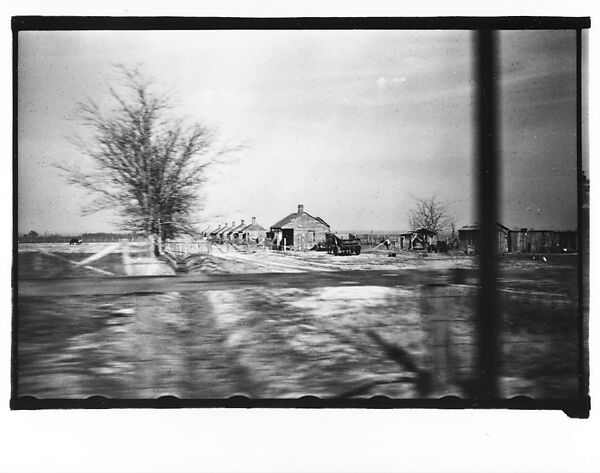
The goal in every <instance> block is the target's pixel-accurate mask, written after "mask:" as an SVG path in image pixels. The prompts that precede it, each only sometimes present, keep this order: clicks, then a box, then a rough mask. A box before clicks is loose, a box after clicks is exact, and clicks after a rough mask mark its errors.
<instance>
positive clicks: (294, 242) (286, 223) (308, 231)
mask: <svg viewBox="0 0 600 473" xmlns="http://www.w3.org/2000/svg"><path fill="white" fill-rule="evenodd" d="M330 232H331V229H330V227H329V224H328V223H327V222H325V221H324V220H323V219H322V218H320V217H313V216H312V215H310V214H308V213H307V212H305V211H304V205H302V204H300V205H298V211H297V212H294V213H291V214H289V215H288V216H287V217H285V218H283V219H281V220H279V221H278V222H277V223H275V224H274V225H272V226H271V231H270V232H269V233H270V236H271V238H273V243H274V245H275V246H276V247H277V248H282V247H285V248H290V247H291V248H293V249H296V250H309V249H311V248H312V247H313V246H315V245H316V244H317V243H325V239H326V238H325V234H326V233H330Z"/></svg>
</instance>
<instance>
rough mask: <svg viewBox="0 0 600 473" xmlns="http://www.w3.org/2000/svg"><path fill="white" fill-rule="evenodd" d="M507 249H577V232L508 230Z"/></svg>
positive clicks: (528, 251) (555, 251)
mask: <svg viewBox="0 0 600 473" xmlns="http://www.w3.org/2000/svg"><path fill="white" fill-rule="evenodd" d="M509 251H512V252H515V253H558V252H565V251H566V252H569V253H571V252H576V251H577V232H575V231H554V230H533V229H529V230H528V229H527V228H521V229H519V230H510V231H509Z"/></svg>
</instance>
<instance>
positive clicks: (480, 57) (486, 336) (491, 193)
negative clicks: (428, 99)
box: [474, 30, 499, 406]
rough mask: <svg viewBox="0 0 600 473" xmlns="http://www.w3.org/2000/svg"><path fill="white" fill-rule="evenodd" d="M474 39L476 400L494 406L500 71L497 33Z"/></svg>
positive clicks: (487, 32)
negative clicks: (478, 286)
mask: <svg viewBox="0 0 600 473" xmlns="http://www.w3.org/2000/svg"><path fill="white" fill-rule="evenodd" d="M474 34H475V68H476V77H475V82H476V107H477V108H476V114H475V120H476V122H475V133H476V151H475V153H476V155H475V162H476V170H477V171H476V174H475V175H476V179H477V184H476V187H477V190H478V194H477V202H478V206H479V209H478V216H479V225H480V242H479V243H480V248H479V252H480V253H479V254H480V258H479V264H480V267H479V274H480V284H481V289H480V294H479V301H478V314H477V315H478V317H477V320H478V336H479V338H478V343H479V360H478V363H479V365H478V366H479V370H478V374H479V376H480V378H479V383H478V388H477V393H476V399H477V401H478V402H479V403H480V404H481V405H482V406H486V405H490V404H491V402H492V401H493V400H494V399H497V398H498V373H497V368H498V348H497V339H496V334H497V321H498V312H499V311H498V304H497V302H498V298H497V294H496V273H497V266H498V262H497V250H498V248H497V247H498V243H497V237H496V222H497V221H498V218H497V217H498V187H499V185H498V177H499V173H498V136H499V133H498V103H497V99H498V93H497V84H498V68H497V58H496V55H497V33H496V32H494V31H491V30H481V31H477V32H475V33H474Z"/></svg>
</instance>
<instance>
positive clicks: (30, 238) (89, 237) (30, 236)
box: [17, 231, 146, 243]
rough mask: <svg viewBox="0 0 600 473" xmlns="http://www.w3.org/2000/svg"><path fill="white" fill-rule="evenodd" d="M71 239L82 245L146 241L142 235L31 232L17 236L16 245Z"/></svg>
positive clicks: (64, 241) (59, 241) (67, 241)
mask: <svg viewBox="0 0 600 473" xmlns="http://www.w3.org/2000/svg"><path fill="white" fill-rule="evenodd" d="M71 238H78V239H80V240H82V242H83V243H102V242H111V241H119V240H123V239H127V240H129V241H146V237H144V236H143V235H134V234H132V233H104V232H98V233H79V234H77V233H74V234H72V235H59V234H44V235H40V234H38V233H37V232H34V231H31V232H29V233H27V234H25V235H19V237H18V239H17V240H18V243H69V241H70V240H71Z"/></svg>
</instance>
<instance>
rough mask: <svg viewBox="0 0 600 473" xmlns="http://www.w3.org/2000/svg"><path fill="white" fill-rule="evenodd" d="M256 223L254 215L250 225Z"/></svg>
mask: <svg viewBox="0 0 600 473" xmlns="http://www.w3.org/2000/svg"><path fill="white" fill-rule="evenodd" d="M255 223H256V217H252V225H254V224H255Z"/></svg>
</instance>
